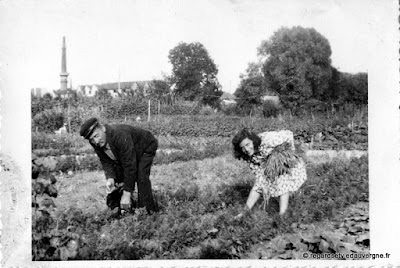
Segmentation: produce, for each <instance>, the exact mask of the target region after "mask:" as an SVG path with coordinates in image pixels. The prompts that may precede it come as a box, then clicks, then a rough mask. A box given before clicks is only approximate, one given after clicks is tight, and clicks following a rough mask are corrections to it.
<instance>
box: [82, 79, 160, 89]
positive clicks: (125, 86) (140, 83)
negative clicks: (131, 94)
mask: <svg viewBox="0 0 400 268" xmlns="http://www.w3.org/2000/svg"><path fill="white" fill-rule="evenodd" d="M151 82H152V81H129V82H120V87H121V89H122V90H125V89H128V88H131V87H132V84H134V83H136V84H137V85H138V87H139V88H143V87H144V86H145V85H146V84H147V83H151ZM86 86H87V87H89V88H92V86H97V88H98V89H105V90H114V91H116V90H118V82H113V83H103V84H93V85H80V87H81V88H82V87H83V88H84V87H86Z"/></svg>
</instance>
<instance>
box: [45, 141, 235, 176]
mask: <svg viewBox="0 0 400 268" xmlns="http://www.w3.org/2000/svg"><path fill="white" fill-rule="evenodd" d="M177 147H181V148H179V149H174V148H173V150H170V151H168V150H159V151H158V152H157V154H156V157H155V158H154V162H153V163H154V165H161V164H169V163H173V162H177V161H183V162H184V161H189V160H201V159H205V158H213V157H216V156H220V155H223V154H226V153H229V152H230V150H231V145H230V144H229V142H228V141H226V142H214V143H209V144H204V145H202V147H201V148H199V147H196V146H190V145H188V144H186V146H177ZM38 161H39V162H40V163H42V164H43V167H44V169H45V170H46V171H49V172H51V171H62V172H67V171H77V170H90V171H91V170H102V166H101V163H100V160H99V158H98V157H97V155H96V154H94V153H91V154H81V155H61V156H57V157H54V156H48V157H41V158H39V159H38Z"/></svg>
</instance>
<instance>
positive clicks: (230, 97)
mask: <svg viewBox="0 0 400 268" xmlns="http://www.w3.org/2000/svg"><path fill="white" fill-rule="evenodd" d="M220 99H221V100H235V99H236V96H235V95H233V94H231V93H228V92H223V93H222V95H221V97H220Z"/></svg>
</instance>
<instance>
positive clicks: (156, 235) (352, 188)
mask: <svg viewBox="0 0 400 268" xmlns="http://www.w3.org/2000/svg"><path fill="white" fill-rule="evenodd" d="M199 168H201V167H199ZM307 169H308V170H307V172H308V180H307V181H306V182H305V184H304V185H303V186H302V187H301V189H300V190H299V191H298V192H296V193H294V194H293V195H292V197H291V199H290V204H289V209H288V212H287V214H286V216H285V217H284V218H280V217H279V216H278V215H277V199H272V200H271V202H269V205H268V207H267V209H266V211H264V210H263V209H262V206H260V207H256V208H255V209H254V210H253V212H252V213H248V214H246V215H245V217H243V218H241V219H239V220H235V219H234V216H235V215H237V213H238V212H239V211H240V209H241V207H242V206H243V205H244V203H245V202H246V198H247V195H248V193H249V191H250V189H251V187H252V183H253V182H252V180H253V178H252V177H251V176H249V171H248V170H247V169H240V172H239V173H235V174H231V173H229V174H228V173H226V175H224V174H219V175H218V176H222V177H221V178H220V180H218V181H221V183H219V184H218V185H205V186H201V185H198V184H197V182H196V180H195V179H194V178H191V177H187V176H186V175H184V174H183V173H182V174H180V173H176V174H175V176H178V177H179V176H184V177H182V178H177V179H176V183H179V184H175V185H174V184H171V182H170V181H167V182H164V183H165V184H164V187H162V188H157V189H156V190H155V196H156V199H157V200H158V202H159V204H160V207H161V211H160V212H159V213H156V214H153V215H150V216H149V215H147V214H146V213H145V211H144V210H143V209H137V210H136V212H135V214H133V215H132V214H131V215H127V216H124V217H123V218H120V219H116V218H114V217H110V216H111V215H110V214H107V215H106V214H101V212H97V213H100V214H98V215H90V214H84V213H83V212H82V211H80V210H79V209H77V208H70V210H68V211H63V213H62V214H61V215H60V216H59V226H58V228H59V229H62V230H65V229H66V228H68V226H75V229H74V232H75V233H76V234H77V235H78V236H79V239H78V240H77V241H78V244H79V251H78V254H77V256H76V257H75V259H82V260H89V259H90V260H93V259H96V260H111V259H114V260H123V259H185V258H190V259H199V258H200V259H234V258H243V257H245V256H247V255H248V253H250V251H251V250H252V246H253V245H255V244H257V243H260V242H265V241H269V240H271V239H273V238H274V237H276V236H277V235H278V234H281V233H287V232H289V233H290V232H295V231H296V230H295V229H294V226H295V225H296V226H297V224H309V223H315V222H319V221H323V220H326V219H332V218H333V217H334V215H335V214H336V213H337V212H338V211H343V210H344V209H345V208H346V207H348V206H349V205H351V204H355V203H357V202H360V201H368V196H369V194H368V159H367V157H362V158H360V159H353V160H351V161H349V162H342V161H339V160H337V161H333V162H331V163H326V164H321V165H315V166H314V165H310V166H308V167H307ZM177 172H180V171H177ZM182 172H183V170H182ZM187 172H188V174H192V176H194V175H195V174H196V173H197V172H201V170H190V171H187ZM216 172H218V171H216ZM225 176H233V179H234V180H233V181H231V182H228V181H229V180H228V177H225ZM214 181H215V180H214ZM293 223H296V224H293ZM34 231H35V230H34ZM292 257H293V256H292ZM45 259H46V257H42V260H45Z"/></svg>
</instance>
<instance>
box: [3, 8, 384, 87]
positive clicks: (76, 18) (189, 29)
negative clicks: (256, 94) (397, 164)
mask: <svg viewBox="0 0 400 268" xmlns="http://www.w3.org/2000/svg"><path fill="white" fill-rule="evenodd" d="M379 2H380V1H364V0H353V1H333V0H332V1H330V0H326V1H320V0H308V1H301V2H300V1H282V0H271V1H257V0H252V1H239V0H232V1H227V0H218V1H188V0H184V1H132V0H126V1H125V0H118V1H111V0H110V1H108V0H93V1H91V0H90V1H86V0H85V1H72V0H62V1H61V0H40V1H21V0H12V1H11V0H2V1H0V32H1V41H0V60H2V62H3V67H4V64H5V65H6V66H5V67H6V68H8V70H9V71H10V72H11V73H13V74H15V75H17V73H18V76H19V77H20V76H21V75H23V81H20V82H21V87H20V89H19V90H30V88H32V87H43V88H47V89H49V90H52V89H57V88H59V86H60V77H59V73H60V70H61V45H62V37H63V36H66V42H67V70H68V72H69V73H70V76H69V78H70V79H72V83H73V86H76V85H80V84H94V83H106V82H116V81H118V79H119V77H120V80H121V81H132V80H151V79H153V78H161V77H162V74H163V73H165V74H170V72H171V64H170V63H169V61H168V53H169V51H170V50H171V49H172V48H174V47H175V46H176V45H177V44H178V43H179V42H195V41H198V42H201V43H202V44H203V45H204V46H205V47H206V49H207V50H208V52H209V54H210V56H211V57H212V58H213V59H214V62H215V63H216V64H217V66H218V70H219V73H218V80H219V82H220V83H221V85H222V87H223V88H222V89H223V90H224V91H227V92H231V93H232V92H234V91H235V89H236V87H237V85H238V83H239V75H240V73H243V72H244V70H245V69H246V67H247V64H248V63H249V62H251V61H255V60H256V49H257V47H258V46H259V45H260V43H261V41H262V40H266V39H268V38H270V36H271V35H272V34H273V32H274V31H276V30H278V29H279V28H280V27H282V26H287V27H292V26H297V25H300V26H302V27H313V28H315V29H316V30H317V31H318V32H319V33H321V34H322V35H324V36H325V37H326V38H327V39H328V40H329V42H330V45H331V48H332V65H333V66H335V67H337V68H338V69H339V70H340V71H344V72H352V73H354V72H366V71H368V61H369V56H368V55H369V50H368V44H369V41H370V39H371V38H375V36H376V34H377V33H374V32H373V31H374V28H373V27H371V25H373V24H374V21H375V20H377V19H379V20H382V19H383V20H384V19H385V16H384V15H382V14H384V12H385V10H386V9H387V8H388V7H387V6H386V7H385V6H380V5H379Z"/></svg>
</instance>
